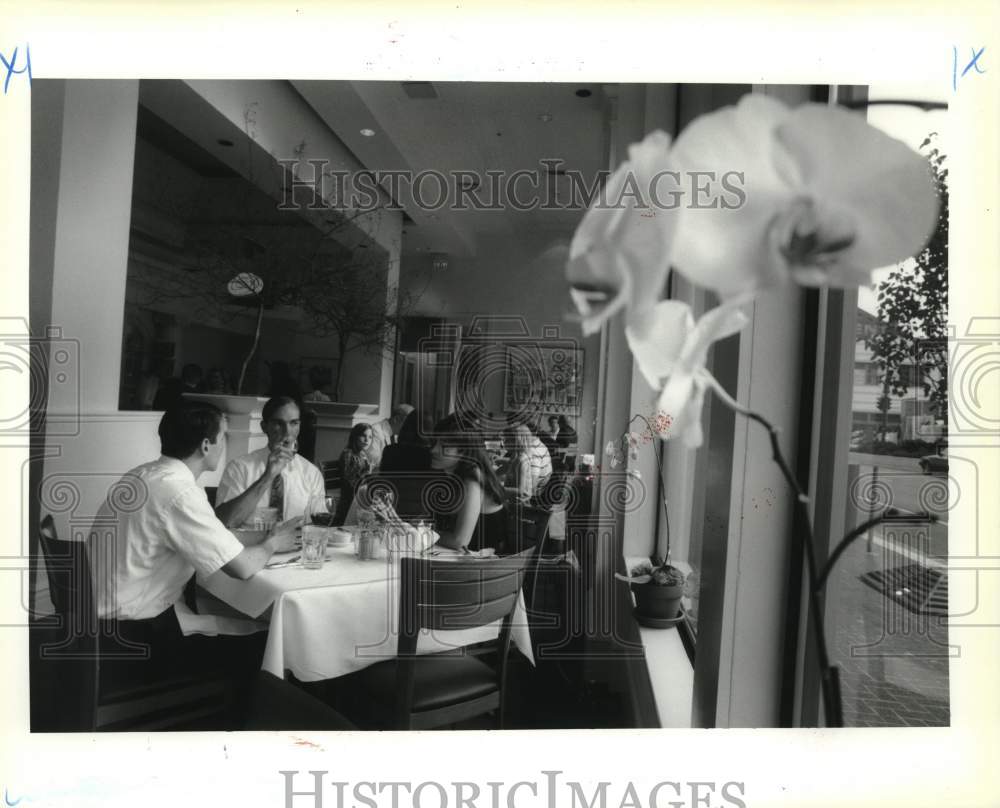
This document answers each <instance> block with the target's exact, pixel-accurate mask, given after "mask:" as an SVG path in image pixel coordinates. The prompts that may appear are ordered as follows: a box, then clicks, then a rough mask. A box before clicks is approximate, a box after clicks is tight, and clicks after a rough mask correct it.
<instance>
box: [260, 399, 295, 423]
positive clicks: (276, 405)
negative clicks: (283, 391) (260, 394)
mask: <svg viewBox="0 0 1000 808" xmlns="http://www.w3.org/2000/svg"><path fill="white" fill-rule="evenodd" d="M286 404H294V405H295V409H297V410H298V411H299V415H301V414H302V408H301V407H300V406H299V405H298V402H297V401H296V400H295V399H294V398H292V397H291V396H275V397H274V398H269V399H268V400H267V403H266V404H265V405H264V409H263V410H261V413H260V420H261V422H262V423H265V422H267V421H270V420H271V418H272V417H273V416H274V414H275V413H276V412H277V411H278V410H280V409H281V408H282V407H284V406H285V405H286Z"/></svg>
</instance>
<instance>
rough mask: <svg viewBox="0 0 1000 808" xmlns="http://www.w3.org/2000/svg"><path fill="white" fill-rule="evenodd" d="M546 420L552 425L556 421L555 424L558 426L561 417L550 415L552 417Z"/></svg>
mask: <svg viewBox="0 0 1000 808" xmlns="http://www.w3.org/2000/svg"><path fill="white" fill-rule="evenodd" d="M546 420H547V421H548V423H550V424H551V423H552V422H553V421H555V422H556V423H557V424H558V423H559V416H558V415H550V416H549V417H548V418H547V419H546Z"/></svg>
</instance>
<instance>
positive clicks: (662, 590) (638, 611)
mask: <svg viewBox="0 0 1000 808" xmlns="http://www.w3.org/2000/svg"><path fill="white" fill-rule="evenodd" d="M629 581H630V584H631V587H632V593H633V594H634V595H635V618H636V620H638V621H639V623H640V625H644V626H653V627H656V628H669V627H670V626H673V625H675V624H676V623H677V622H678V621H679V620H680V618H681V617H682V613H681V597H682V596H683V594H684V581H685V576H684V573H683V572H681V571H680V570H679V569H677V567H675V566H673V565H671V564H666V563H664V564H661V565H660V566H657V567H654V566H653V564H652V563H650V562H649V561H644V562H643V563H641V564H638V565H636V566H635V567H633V568H632V569H631V570H630V571H629Z"/></svg>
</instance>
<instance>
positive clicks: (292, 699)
mask: <svg viewBox="0 0 1000 808" xmlns="http://www.w3.org/2000/svg"><path fill="white" fill-rule="evenodd" d="M242 728H243V729H244V730H248V731H264V730H289V729H291V730H352V729H357V727H355V726H354V724H352V723H351V722H350V721H348V720H347V719H346V718H344V716H342V715H341V714H340V713H338V712H337V711H336V710H334V709H333V708H332V707H330V706H329V705H328V704H326V703H325V702H322V701H320V700H319V699H317V698H316V697H315V696H312V695H310V694H309V693H306V692H305V691H304V690H303V689H302V688H300V687H297V686H296V685H294V684H292V683H291V682H287V681H285V680H284V679H279V678H278V677H277V676H275V675H274V674H273V673H269V672H268V671H258V672H257V677H256V679H255V680H254V687H253V691H252V692H251V695H250V703H249V705H248V707H247V712H246V716H245V719H244V723H243V727H242Z"/></svg>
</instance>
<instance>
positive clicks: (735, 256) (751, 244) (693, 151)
mask: <svg viewBox="0 0 1000 808" xmlns="http://www.w3.org/2000/svg"><path fill="white" fill-rule="evenodd" d="M788 114H789V110H788V109H787V107H785V106H784V105H783V104H781V103H780V102H778V101H776V100H774V99H772V98H768V97H766V96H758V95H748V96H744V98H743V99H742V100H741V101H740V103H739V104H738V105H736V106H735V107H726V108H724V109H721V110H718V111H717V112H713V113H709V114H707V115H703V116H701V117H700V118H697V119H696V120H695V121H693V122H692V123H691V124H690V125H688V127H687V128H686V129H685V130H684V131H683V132H682V133H681V135H680V136H679V137H678V138H677V141H676V143H675V144H674V148H673V149H672V151H671V154H670V161H671V163H672V164H673V166H674V167H675V168H676V169H677V170H679V171H681V172H682V176H683V177H684V178H685V181H686V182H687V181H688V180H687V178H689V177H692V176H693V174H692V172H697V171H705V172H711V174H712V175H713V176H715V177H716V178H717V179H719V178H720V177H721V175H722V174H725V173H726V172H727V171H736V172H740V173H741V175H742V177H743V183H744V186H743V187H744V188H745V192H744V198H743V199H742V203H741V204H740V203H739V201H738V200H737V201H736V202H734V201H733V200H725V199H722V200H720V199H714V200H708V199H699V198H696V197H695V196H694V195H693V194H689V195H688V197H687V198H686V200H685V202H684V205H683V209H682V210H681V211H680V216H679V217H678V218H679V223H678V230H677V233H676V235H675V238H674V244H673V264H674V266H675V268H676V269H677V270H678V271H679V272H680V273H682V274H683V275H685V276H686V277H687V278H688V279H689V280H691V281H692V282H694V283H696V284H698V285H699V286H704V287H706V288H709V289H712V290H714V291H715V292H717V293H718V294H719V295H720V296H721V297H722V298H723V299H728V298H730V297H733V296H736V295H739V294H742V293H746V292H749V291H753V290H755V289H759V288H762V287H765V286H774V285H777V284H780V283H782V282H783V281H784V280H785V279H786V277H787V276H786V273H785V272H784V271H783V266H782V262H780V261H775V260H774V251H773V250H772V249H771V247H770V245H769V244H768V243H767V241H766V239H765V238H763V234H765V233H766V232H767V230H768V227H769V225H770V222H771V220H772V219H773V217H774V215H775V213H776V211H779V210H781V209H783V208H784V207H785V206H786V205H787V204H788V202H789V200H790V199H791V198H792V196H793V193H794V188H795V183H796V182H797V181H798V179H799V178H798V173H797V170H796V168H795V166H794V164H793V163H791V162H790V161H788V160H780V159H779V160H775V159H774V148H773V139H774V129H775V127H776V126H777V125H778V124H779V123H780V122H781V121H783V120H785V119H786V118H787V117H788ZM687 190H688V191H690V190H691V189H690V188H688V189H687ZM696 203H697V204H698V205H702V206H703V205H706V204H715V207H711V208H706V207H697V206H696ZM727 204H728V205H729V207H727ZM734 205H736V206H734Z"/></svg>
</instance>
